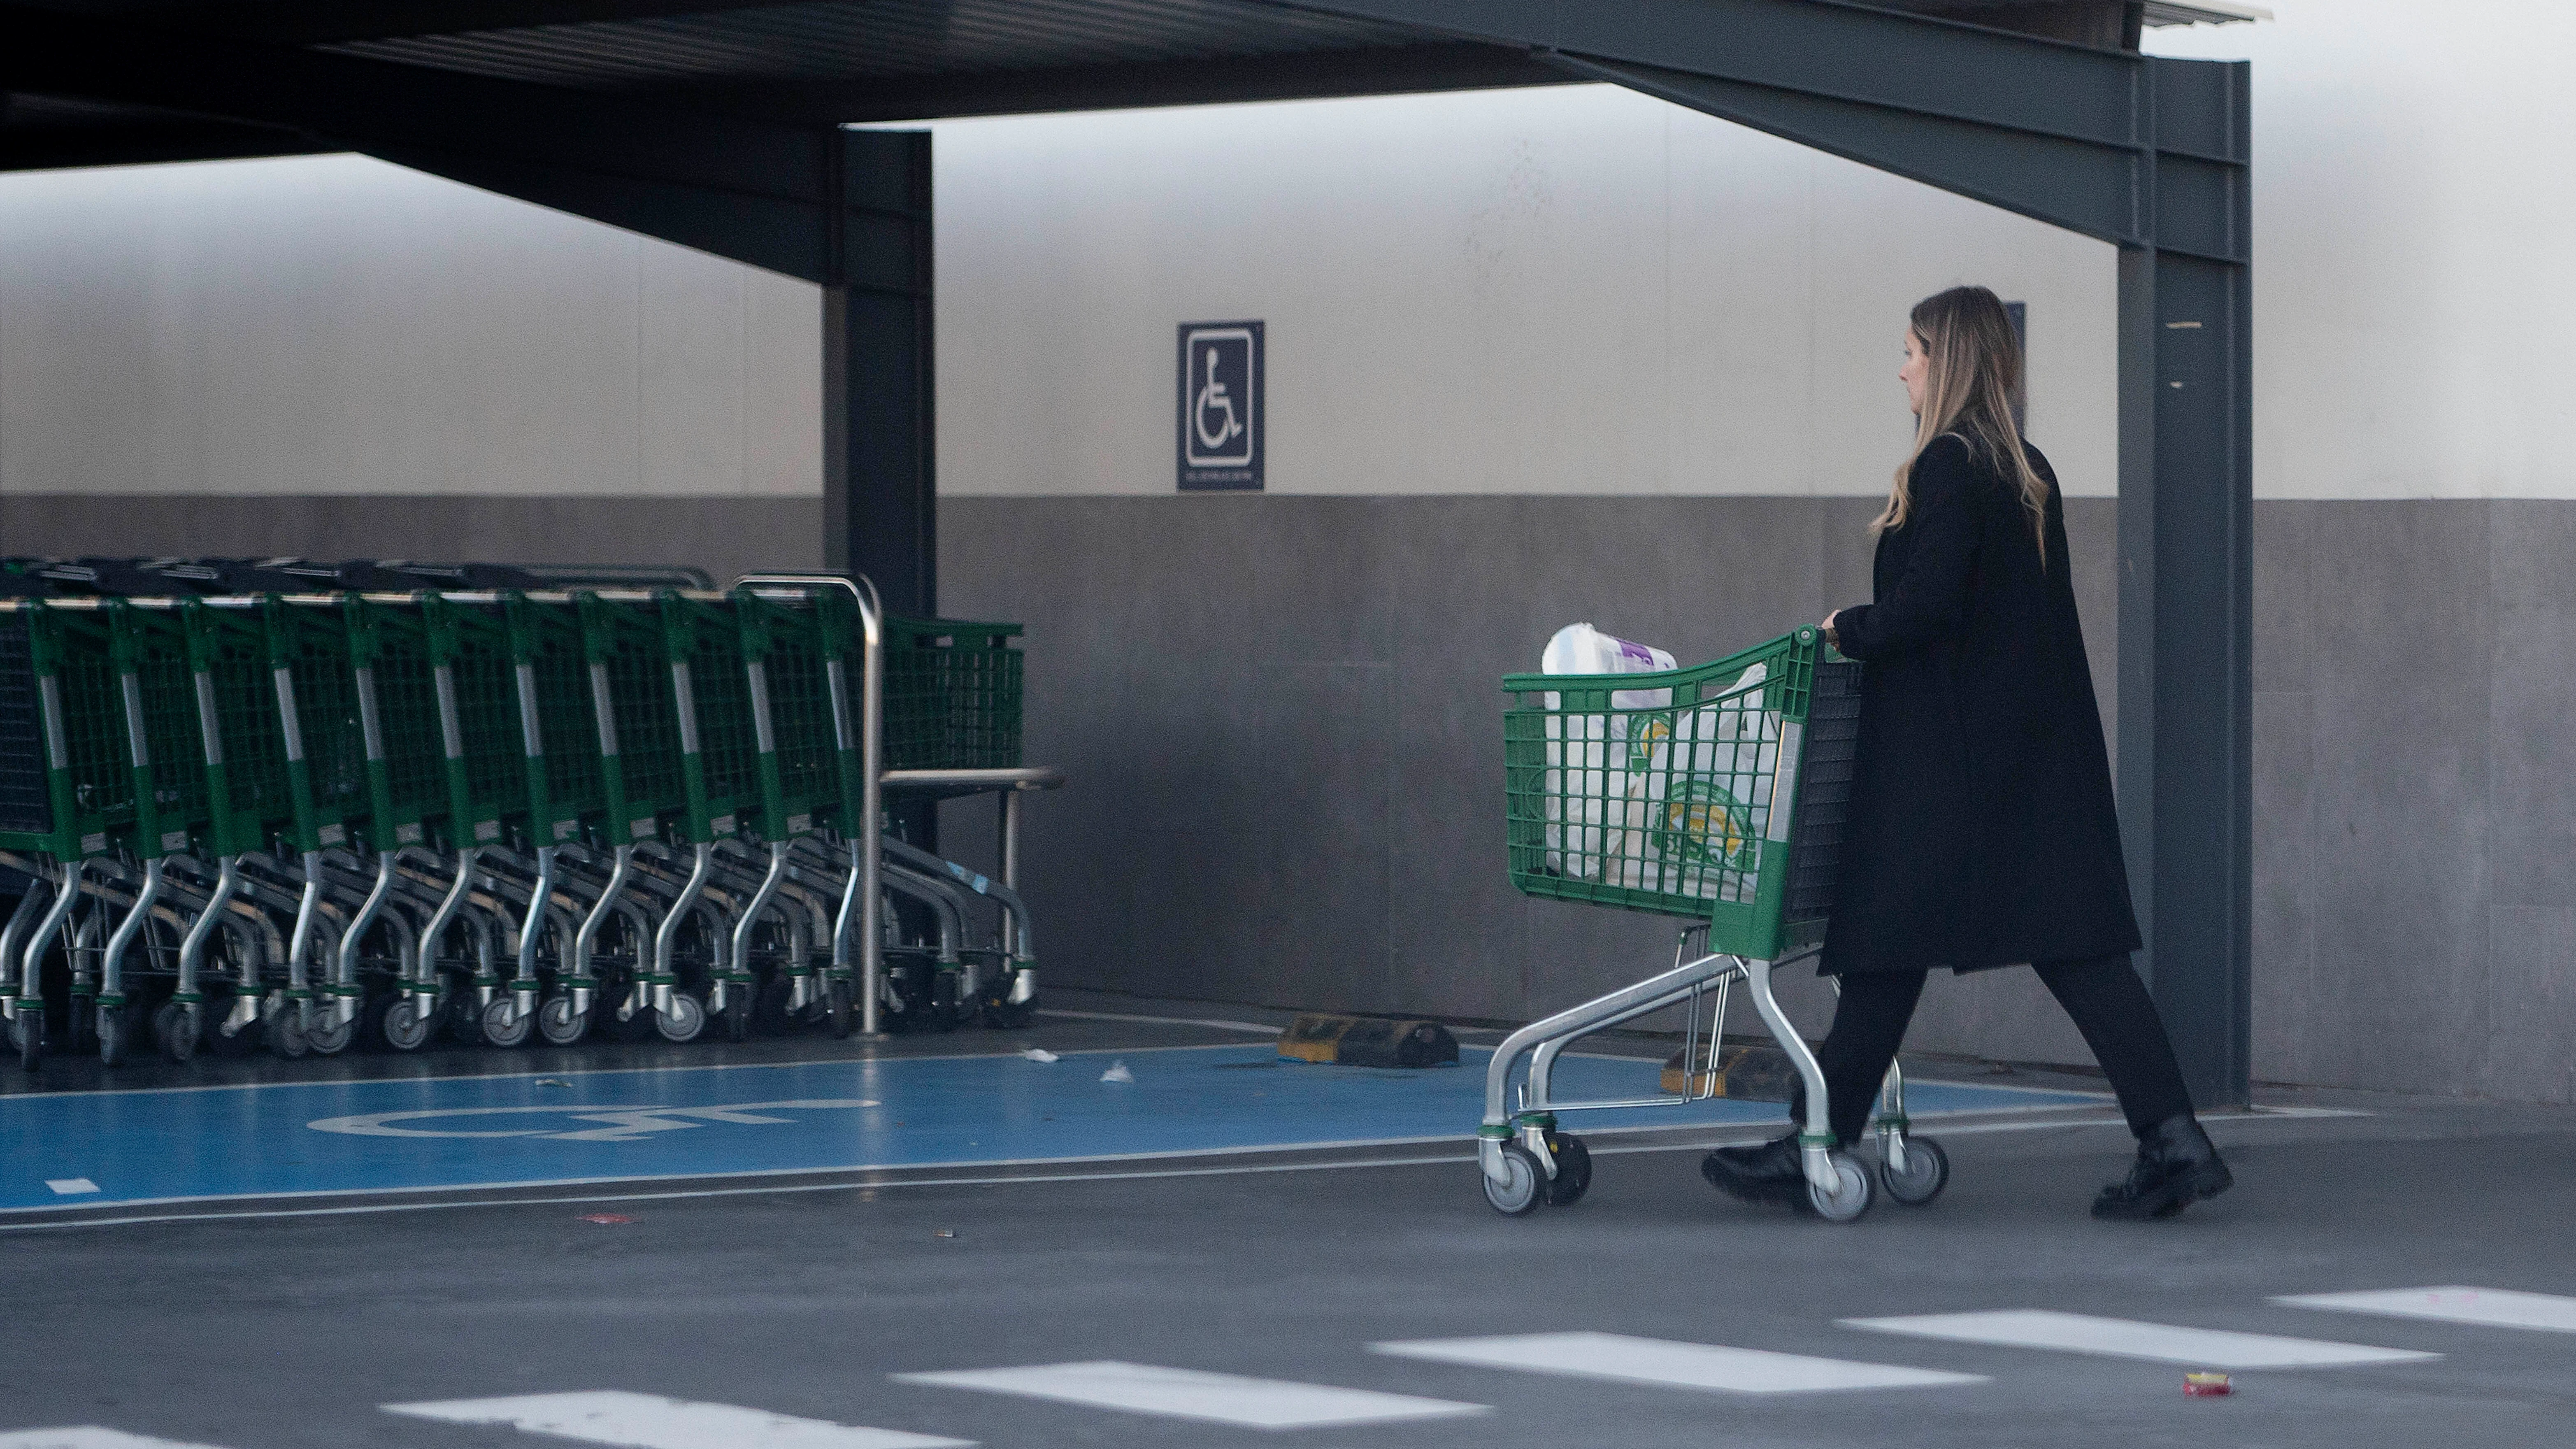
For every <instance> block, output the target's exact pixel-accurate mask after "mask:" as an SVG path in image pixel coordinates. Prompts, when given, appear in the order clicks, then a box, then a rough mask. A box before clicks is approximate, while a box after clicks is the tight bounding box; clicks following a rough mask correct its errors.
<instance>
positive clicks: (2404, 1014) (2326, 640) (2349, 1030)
mask: <svg viewBox="0 0 2576 1449" xmlns="http://www.w3.org/2000/svg"><path fill="white" fill-rule="evenodd" d="M2313 527H2314V532H2313V535H2312V542H2311V544H2310V563H2309V577H2308V588H2307V596H2308V608H2309V619H2308V628H2309V631H2310V633H2309V638H2310V655H2309V667H2310V669H2311V671H2312V679H2311V690H2310V692H2311V697H2312V700H2313V733H2312V736H2311V746H2310V748H2311V751H2312V754H2311V761H2312V771H2313V774H2312V786H2311V788H2313V789H2314V791H2315V792H2316V797H2315V798H2316V805H2315V810H2314V813H2313V815H2312V817H2311V820H2312V829H2313V831H2314V834H2313V836H2312V838H2311V850H2312V854H2311V857H2310V859H2311V864H2312V868H2313V871H2314V877H2315V881H2316V887H2315V888H2316V893H2317V909H2316V912H2315V914H2314V918H2313V919H2314V921H2315V963H2316V964H2315V968H2314V969H2315V983H2314V984H2315V997H2314V1004H2313V1009H2312V1014H2311V1016H2310V1018H2309V1027H2308V1032H2307V1035H2308V1036H2309V1038H2310V1046H2311V1049H2312V1050H2313V1051H2315V1052H2316V1054H2317V1055H2316V1057H2315V1058H2314V1062H2313V1069H2314V1070H2315V1071H2316V1072H2317V1073H2318V1074H2319V1075H2320V1076H2321V1077H2322V1078H2323V1079H2325V1080H2328V1081H2333V1082H2339V1083H2349V1084H2353V1085H2364V1086H2403V1085H2408V1084H2411V1083H2414V1082H2417V1081H2421V1080H2423V1079H2424V1078H2425V1077H2426V1076H2427V1075H2428V1074H2429V1075H2431V1076H2434V1077H2437V1078H2443V1079H2448V1080H2452V1081H2457V1080H2459V1079H2460V1076H2459V1074H2462V1073H2464V1072H2473V1071H2474V1068H2473V1067H2471V1066H2470V1065H2469V1064H2471V1063H2474V1062H2475V1061H2476V1060H2478V1059H2479V1058H2480V1057H2481V1056H2483V1055H2484V1053H2485V1051H2486V1041H2485V1036H2486V1027H2487V1024H2488V1023H2487V1013H2486V1010H2485V992H2484V990H2483V989H2482V983H2483V978H2484V972H2485V964H2486V920H2485V903H2486V902H2485V896H2486V884H2487V870H2488V863H2489V862H2488V856H2487V830H2488V824H2489V821H2488V801H2489V798H2490V795H2489V785H2488V757H2489V745H2490V734H2489V715H2490V709H2491V705H2490V693H2489V686H2490V678H2491V675H2490V668H2491V654H2492V645H2491V640H2492V637H2493V622H2492V621H2493V617H2494V610H2493V599H2492V594H2491V575H2490V572H2489V567H2488V563H2489V552H2490V535H2489V521H2488V517H2487V509H2486V506H2485V505H2484V504H2483V503H2471V504H2467V505H2465V506H2463V505H2457V504H2444V503H2432V502H2427V503H2413V504H2407V503H2380V504H2372V505H2360V506H2340V507H2333V506H2330V507H2325V508H2321V509H2319V510H2318V511H2317V513H2316V515H2315V519H2314V524H2313Z"/></svg>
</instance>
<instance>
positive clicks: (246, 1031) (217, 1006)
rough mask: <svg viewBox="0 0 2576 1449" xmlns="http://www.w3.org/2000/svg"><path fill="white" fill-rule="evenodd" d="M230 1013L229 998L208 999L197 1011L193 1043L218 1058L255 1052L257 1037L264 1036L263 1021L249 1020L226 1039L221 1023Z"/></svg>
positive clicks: (257, 1019)
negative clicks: (195, 1034) (195, 1038)
mask: <svg viewBox="0 0 2576 1449" xmlns="http://www.w3.org/2000/svg"><path fill="white" fill-rule="evenodd" d="M232 1014H233V999H232V998H231V997H229V996H209V997H207V998H206V999H205V1002H204V1003H203V1004H202V1005H200V1006H199V1007H198V1008H197V1042H196V1044H197V1045H198V1046H199V1047H202V1048H204V1049H205V1050H206V1051H207V1052H209V1053H211V1054H213V1055H215V1056H219V1057H246V1056H249V1055H250V1054H251V1053H253V1052H255V1051H258V1050H259V1043H260V1038H261V1037H262V1036H263V1035H265V1034H266V1029H267V1022H266V1021H265V1020H264V1019H262V1018H259V1017H252V1018H251V1021H250V1024H249V1025H248V1026H245V1027H243V1028H242V1029H241V1030H239V1031H237V1032H234V1033H233V1034H232V1035H230V1036H226V1035H224V1023H225V1022H226V1021H228V1020H230V1019H231V1017H232Z"/></svg>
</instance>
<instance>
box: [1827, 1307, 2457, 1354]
mask: <svg viewBox="0 0 2576 1449" xmlns="http://www.w3.org/2000/svg"><path fill="white" fill-rule="evenodd" d="M1840 1322H1841V1323H1842V1325H1843V1326H1844V1327H1846V1328H1866V1329H1869V1330H1871V1331H1872V1332H1876V1333H1903V1334H1910V1335H1912V1336H1914V1337H1916V1338H1945V1339H1951V1340H1954V1341H1956V1342H1960V1343H1995V1344H2003V1345H2005V1346H2007V1347H2011V1348H2053V1349H2060V1350H2063V1351H2065V1352H2067V1353H2091V1354H2101V1355H2103V1356H2105V1357H2110V1358H2144V1359H2154V1360H2157V1361H2159V1362H2162V1363H2179V1364H2190V1365H2193V1366H2194V1367H2198V1368H2216V1369H2267V1368H2321V1367H2325V1366H2328V1365H2334V1364H2356V1363H2412V1362H2416V1361H2418V1360H2422V1359H2433V1358H2440V1357H2441V1355H2440V1354H2438V1353H2416V1352H2413V1351H2412V1350H2409V1349H2402V1348H2372V1347H2370V1346H2369V1345H2367V1344H2360V1343H2329V1342H2326V1341H2324V1340H2321V1339H2313V1338H2276V1337H2273V1336H2272V1335H2270V1334H2263V1333H2229V1332H2227V1331H2225V1330H2223V1329H2215V1328H2182V1327H2177V1326H2175V1325H2173V1324H2168V1323H2132V1322H2130V1321H2129V1320H2127V1319H2125V1318H2094V1317H2091V1316H2090V1315H2087V1314H2082V1313H2055V1312H2050V1311H2048V1310H2046V1309H2037V1308H2029V1309H2009V1310H2006V1311H2003V1312H1998V1313H1933V1314H1926V1315H1924V1316H1921V1317H1916V1318H1845V1319H1842V1320H1840Z"/></svg>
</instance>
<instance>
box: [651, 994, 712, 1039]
mask: <svg viewBox="0 0 2576 1449" xmlns="http://www.w3.org/2000/svg"><path fill="white" fill-rule="evenodd" d="M639 1014H640V1013H639ZM653 1029H654V1030H655V1031H658V1032H660V1033H661V1034H662V1039H663V1040H664V1041H696V1040H697V1039H698V1033H699V1032H702V1031H705V1030H706V1029H707V1007H706V1003H705V1002H702V1001H700V1000H698V999H697V998H696V997H694V996H691V995H690V994H689V993H687V992H685V991H674V992H672V993H671V1009H670V1010H669V1011H657V1012H654V1013H653Z"/></svg>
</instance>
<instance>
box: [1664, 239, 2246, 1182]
mask: <svg viewBox="0 0 2576 1449" xmlns="http://www.w3.org/2000/svg"><path fill="white" fill-rule="evenodd" d="M1897 376H1898V377H1899V378H1900V379H1902V380H1903V381H1904V383H1905V395H1906V400H1907V401H1908V402H1909V403H1910V404H1911V405H1912V406H1913V409H1914V415H1915V418H1916V427H1915V434H1914V449H1913V454H1912V456H1911V457H1910V458H1909V459H1908V460H1907V461H1906V463H1905V464H1904V465H1903V466H1902V467H1899V468H1898V469H1897V470H1896V485H1895V487H1894V489H1893V490H1891V491H1890V492H1889V494H1888V495H1887V507H1886V508H1885V509H1884V510H1883V511H1882V512H1881V513H1880V514H1879V516H1878V519H1877V521H1876V522H1875V523H1873V524H1872V525H1871V530H1872V531H1873V532H1874V533H1876V534H1877V535H1878V555H1877V561H1876V564H1875V565H1874V567H1873V569H1872V571H1871V573H1872V579H1871V582H1872V586H1873V588H1872V594H1873V598H1874V599H1875V602H1873V603H1869V604H1863V605H1858V606H1855V607H1852V608H1847V609H1839V610H1836V611H1835V612H1834V613H1833V615H1832V616H1830V617H1829V618H1827V619H1826V620H1825V624H1824V632H1825V637H1826V638H1827V639H1828V640H1830V641H1832V642H1833V644H1834V645H1835V646H1836V647H1837V648H1839V649H1840V650H1841V651H1842V652H1843V653H1844V654H1845V655H1846V656H1848V657H1850V658H1853V659H1857V660H1860V661H1861V662H1862V663H1864V664H1865V665H1866V666H1867V668H1866V669H1865V670H1864V672H1863V674H1862V681H1863V683H1862V692H1861V720H1860V771H1861V773H1860V780H1859V786H1858V790H1857V792H1856V795H1855V799H1854V815H1853V820H1852V825H1851V830H1852V833H1851V836H1850V837H1849V840H1848V842H1847V844H1846V845H1845V847H1844V856H1843V862H1842V871H1841V876H1840V879H1839V881H1838V883H1837V886H1836V890H1835V895H1834V909H1833V921H1832V925H1831V926H1830V927H1829V928H1828V930H1827V932H1826V938H1825V949H1824V956H1823V959H1822V961H1821V963H1820V966H1819V969H1820V970H1821V971H1823V972H1824V973H1825V974H1827V975H1831V976H1835V977H1839V978H1840V985H1841V989H1842V999H1841V1001H1840V1003H1839V1004H1838V1006H1837V1007H1836V1009H1835V1012H1834V1025H1833V1030H1832V1032H1831V1033H1830V1034H1829V1035H1827V1036H1826V1038H1825V1043H1824V1047H1823V1050H1822V1051H1821V1052H1820V1053H1819V1054H1818V1055H1819V1059H1820V1062H1821V1064H1822V1066H1823V1068H1824V1076H1825V1089H1826V1096H1827V1105H1828V1106H1829V1107H1830V1108H1831V1114H1830V1115H1831V1117H1832V1121H1833V1130H1834V1132H1835V1134H1836V1135H1837V1136H1838V1137H1840V1138H1841V1139H1842V1142H1843V1144H1844V1145H1845V1146H1849V1145H1850V1144H1852V1143H1853V1142H1856V1141H1858V1140H1859V1138H1860V1136H1861V1134H1862V1132H1863V1131H1864V1130H1865V1128H1866V1127H1867V1125H1868V1121H1869V1114H1870V1109H1871V1107H1872V1105H1873V1103H1874V1101H1875V1099H1876V1097H1877V1092H1878V1084H1879V1080H1880V1079H1881V1078H1882V1077H1884V1076H1885V1075H1886V1074H1887V1068H1888V1064H1889V1063H1890V1062H1892V1061H1893V1060H1895V1057H1896V1048H1897V1045H1898V1043H1900V1042H1901V1041H1903V1040H1904V1037H1905V1027H1906V1023H1907V1022H1908V1021H1909V1020H1910V1019H1911V1018H1912V1017H1913V1015H1914V1006H1915V1003H1916V1001H1917V1000H1919V999H1920V998H1921V996H1922V994H1923V982H1924V977H1925V974H1926V973H1927V972H1929V971H1930V970H1931V969H1932V968H1934V967H1936V966H1947V967H1949V968H1951V969H1952V970H1953V971H1962V972H1964V971H1983V970H1989V969H1992V968H1994V967H1998V966H2009V965H2016V964H2020V963H2024V962H2027V963H2030V964H2031V965H2032V966H2034V967H2035V969H2037V971H2038V972H2039V979H2040V980H2041V981H2042V982H2044V983H2046V984H2047V986H2048V989H2049V991H2050V992H2051V993H2053V994H2054V995H2055V996H2056V997H2057V1001H2058V1004H2059V1005H2061V1006H2063V1007H2064V1008H2065V1009H2066V1014H2067V1015H2068V1016H2071V1017H2073V1018H2074V1019H2075V1025H2076V1028H2077V1029H2078V1030H2079V1031H2081V1032H2082V1033H2083V1034H2084V1041H2085V1044H2086V1045H2088V1046H2090V1047H2091V1048H2092V1049H2093V1055H2094V1056H2095V1057H2096V1058H2097V1059H2098V1060H2099V1061H2100V1062H2101V1064H2102V1070H2103V1073H2104V1074H2105V1075H2106V1076H2108V1077H2109V1078H2110V1081H2111V1088H2112V1090H2113V1091H2115V1092H2117V1093H2118V1094H2119V1098H2120V1108H2121V1111H2122V1112H2123V1113H2124V1114H2125V1115H2126V1116H2127V1117H2128V1120H2129V1129H2130V1130H2131V1131H2132V1132H2135V1133H2136V1134H2137V1137H2138V1160H2137V1164H2136V1166H2135V1167H2133V1168H2132V1169H2131V1170H2130V1173H2129V1177H2128V1180H2127V1181H2126V1182H2124V1183H2118V1184H2115V1185H2113V1186H2110V1187H2106V1188H2104V1189H2103V1190H2102V1193H2101V1196H2100V1197H2098V1198H2096V1199H2095V1200H2094V1203H2093V1215H2094V1216H2095V1217H2101V1218H2153V1217H2169V1216H2171V1215H2173V1214H2175V1213H2178V1212H2180V1211H2182V1210H2183V1209H2184V1208H2186V1207H2188V1206H2190V1205H2191V1204H2192V1203H2193V1202H2196V1201H2198V1200H2200V1199H2202V1198H2206V1197H2215V1196H2217V1195H2218V1194H2219V1193H2221V1192H2224V1191H2226V1190H2227V1188H2228V1186H2229V1185H2230V1182H2231V1181H2232V1179H2231V1178H2230V1176H2229V1173H2228V1171H2227V1165H2226V1164H2225V1163H2223V1162H2221V1161H2220V1160H2219V1157H2218V1152H2217V1149H2216V1148H2214V1147H2212V1146H2211V1145H2210V1141H2209V1137H2208V1135H2207V1134H2206V1133H2204V1132H2202V1131H2201V1128H2200V1123H2199V1122H2198V1121H2197V1120H2196V1119H2194V1117H2193V1116H2192V1110H2191V1098H2190V1096H2189V1094H2188V1093H2187V1092H2186V1090H2185V1089H2184V1086H2183V1081H2182V1073H2181V1071H2180V1070H2179V1069H2178V1068H2177V1067H2176V1066H2175V1064H2174V1055H2173V1047H2172V1044H2171V1043H2170V1042H2169V1041H2167V1039H2166V1037H2165V1032H2164V1024H2163V1023H2162V1021H2160V1020H2159V1019H2158V1018H2157V1016H2156V1007H2155V1003H2154V1001H2153V1000H2152V999H2151V998H2149V997H2148V995H2147V992H2146V988H2145V987H2144V986H2143V985H2141V984H2140V983H2139V981H2138V976H2137V973H2136V972H2135V971H2132V970H2131V969H2130V967H2129V953H2130V952H2131V951H2134V950H2136V949H2137V947H2138V925H2137V919H2136V917H2135V916H2134V915H2132V914H2131V912H2130V909H2129V886H2128V872H2127V869H2126V867H2125V866H2124V865H2123V864H2122V862H2121V859H2120V834H2119V822H2118V819H2117V817H2116V816H2115V815H2114V813H2113V810H2112V804H2111V771H2110V764H2109V761H2108V760H2107V759H2106V758H2105V756H2104V753H2103V748H2102V717H2101V713H2100V711H2099V708H2098V707H2097V706H2096V705H2095V703H2094V699H2093V675H2092V671H2091V669H2090V667H2089V666H2088V665H2087V664H2086V662H2085V658H2084V636H2083V632H2082V630H2081V628H2080V627H2079V626H2078V625H2077V623H2076V619H2075V591H2074V589H2073V587H2072V586H2071V584H2070V583H2069V581H2068V578H2067V556H2066V522H2065V512H2064V507H2063V505H2062V503H2061V501H2060V499H2059V496H2058V491H2057V478H2056V475H2055V474H2053V473H2052V472H2050V471H2049V466H2048V460H2047V459H2046V458H2043V457H2041V456H2040V453H2039V450H2038V449H2037V448H2034V447H2031V446H2030V445H2029V444H2028V443H2025V442H2024V441H2022V438H2021V431H2020V429H2019V427H2017V426H2016V425H2015V423H2014V421H2013V412H2012V400H2013V399H2014V397H2015V396H2017V395H2018V393H2019V391H2020V387H2021V344H2020V342H2019V341H2018V339H2017V338H2016V337H2015V336H2014V333H2013V327H2012V321H2011V319H2010V317H2009V316H2008V315H2007V314H2006V313H2005V311H2004V307H2003V304H2002V303H2001V302H1999V301H1997V300H1996V299H1995V294H1994V293H1992V292H1990V291H1987V290H1986V289H1985V288H1983V287H1955V288H1952V289H1951V290H1949V291H1946V292H1943V293H1941V294H1939V295H1938V296H1934V297H1929V298H1926V299H1925V300H1924V301H1923V302H1922V303H1921V304H1920V305H1918V306H1917V307H1915V309H1914V313H1913V317H1912V325H1911V326H1910V327H1909V328H1908V329H1907V331H1906V334H1905V366H1904V369H1903V370H1902V371H1901V372H1899V373H1898V374H1897ZM1792 1115H1793V1116H1794V1115H1798V1113H1797V1112H1796V1111H1795V1110H1794V1109H1793V1112H1792ZM1701 1171H1702V1172H1703V1173H1704V1174H1706V1176H1707V1177H1708V1179H1709V1181H1710V1182H1712V1183H1714V1184H1716V1185H1717V1186H1719V1187H1721V1188H1724V1189H1726V1190H1727V1191H1729V1192H1731V1193H1733V1194H1735V1195H1736V1196H1738V1197H1742V1198H1746V1199H1748V1200H1758V1199H1784V1200H1791V1201H1804V1200H1805V1187H1804V1179H1803V1178H1802V1176H1801V1174H1800V1171H1799V1161H1798V1138H1797V1134H1796V1133H1794V1132H1793V1133H1791V1134H1789V1135H1788V1136H1786V1137H1782V1138H1779V1139H1778V1140H1776V1141H1772V1142H1767V1143H1764V1144H1762V1145H1760V1146H1756V1147H1734V1148H1725V1149H1721V1150H1719V1151H1717V1152H1712V1153H1710V1154H1709V1155H1708V1157H1707V1159H1706V1160H1705V1161H1704V1162H1703V1163H1702V1164H1701Z"/></svg>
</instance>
